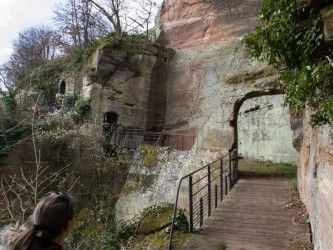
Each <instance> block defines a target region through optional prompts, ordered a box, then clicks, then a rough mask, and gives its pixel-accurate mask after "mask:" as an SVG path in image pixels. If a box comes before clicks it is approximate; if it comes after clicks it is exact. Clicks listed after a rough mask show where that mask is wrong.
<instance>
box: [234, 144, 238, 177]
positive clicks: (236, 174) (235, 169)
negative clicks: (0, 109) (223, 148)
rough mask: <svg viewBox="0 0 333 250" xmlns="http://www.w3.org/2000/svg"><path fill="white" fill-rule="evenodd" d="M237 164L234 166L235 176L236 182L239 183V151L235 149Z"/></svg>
mask: <svg viewBox="0 0 333 250" xmlns="http://www.w3.org/2000/svg"><path fill="white" fill-rule="evenodd" d="M234 152H235V164H234V175H235V181H236V182H237V181H238V150H237V149H235V151H234Z"/></svg>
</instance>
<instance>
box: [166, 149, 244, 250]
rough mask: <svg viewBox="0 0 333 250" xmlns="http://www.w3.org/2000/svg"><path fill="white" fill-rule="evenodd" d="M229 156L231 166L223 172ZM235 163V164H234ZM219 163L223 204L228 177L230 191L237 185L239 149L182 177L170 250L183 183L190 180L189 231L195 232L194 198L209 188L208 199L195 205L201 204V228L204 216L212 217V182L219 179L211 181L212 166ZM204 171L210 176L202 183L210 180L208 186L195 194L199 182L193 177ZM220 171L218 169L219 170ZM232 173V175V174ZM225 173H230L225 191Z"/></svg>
mask: <svg viewBox="0 0 333 250" xmlns="http://www.w3.org/2000/svg"><path fill="white" fill-rule="evenodd" d="M228 156H229V161H228V162H229V164H228V165H229V166H228V168H227V169H226V170H225V171H223V160H224V159H225V158H227V157H228ZM233 161H234V163H233ZM217 162H220V165H219V169H220V175H219V176H218V177H220V202H222V199H223V193H225V195H227V192H228V186H227V185H228V184H227V182H228V177H229V190H231V189H232V187H233V186H234V185H235V183H236V182H237V180H238V173H237V172H238V156H237V149H234V150H229V153H228V154H226V155H224V156H222V157H221V158H219V159H217V160H215V161H213V162H211V163H210V164H207V165H205V166H203V167H201V168H199V169H197V170H195V171H193V172H191V173H189V174H187V175H185V176H184V177H182V178H181V179H180V181H179V184H178V188H177V195H176V201H175V204H174V208H173V215H172V221H171V226H170V236H169V246H168V250H170V249H171V244H172V236H173V230H174V224H175V219H176V212H177V206H178V200H179V195H180V188H181V185H182V183H183V181H184V180H185V179H187V178H188V179H189V231H193V228H194V225H193V221H194V218H193V217H194V216H193V212H194V211H193V209H194V206H193V197H194V196H195V195H196V194H198V193H199V192H201V191H202V190H203V189H205V188H207V187H208V196H207V198H200V200H199V201H198V202H196V203H195V204H199V202H200V218H199V219H200V226H201V225H202V223H203V218H204V215H208V216H210V215H211V208H212V204H211V195H212V192H211V191H212V190H211V189H212V187H211V184H212V182H214V180H216V179H217V178H218V177H215V178H213V180H212V179H211V174H212V173H213V172H214V171H215V170H214V171H213V172H211V166H212V165H213V164H215V163H217ZM204 169H207V170H208V174H206V175H205V177H203V178H200V181H201V180H202V179H204V178H206V177H207V178H208V181H207V184H206V185H204V186H203V187H201V188H199V191H197V192H195V193H193V186H194V185H195V184H197V183H198V181H196V182H193V181H192V178H193V177H192V176H193V175H194V174H196V173H198V172H200V171H202V170H204ZM217 169H218V168H217ZM231 172H232V174H231ZM224 173H228V175H227V176H225V189H223V181H224V180H223V174H224ZM217 193H218V191H217V186H216V185H215V208H216V207H217ZM204 199H205V200H207V205H205V207H206V208H208V211H207V212H205V213H204V211H203V208H204V205H203V202H204ZM196 211H198V210H196Z"/></svg>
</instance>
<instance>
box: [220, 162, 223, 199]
mask: <svg viewBox="0 0 333 250" xmlns="http://www.w3.org/2000/svg"><path fill="white" fill-rule="evenodd" d="M220 191H221V194H220V196H221V197H220V199H221V201H222V200H223V159H222V158H221V160H220Z"/></svg>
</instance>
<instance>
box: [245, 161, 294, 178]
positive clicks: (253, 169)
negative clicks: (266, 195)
mask: <svg viewBox="0 0 333 250" xmlns="http://www.w3.org/2000/svg"><path fill="white" fill-rule="evenodd" d="M239 170H240V172H241V174H242V173H243V174H244V173H246V174H249V173H250V174H253V175H262V176H271V177H285V178H290V179H292V180H293V182H294V183H296V178H297V166H295V165H292V164H289V163H272V162H260V161H252V160H241V161H240V162H239Z"/></svg>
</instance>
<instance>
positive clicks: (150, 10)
mask: <svg viewBox="0 0 333 250" xmlns="http://www.w3.org/2000/svg"><path fill="white" fill-rule="evenodd" d="M135 3H136V4H135V5H134V6H135V7H134V10H133V12H134V13H135V18H132V17H130V16H129V19H130V20H131V21H132V22H133V24H134V25H133V27H134V30H135V31H137V30H142V29H143V30H144V31H145V33H146V37H147V38H148V32H149V29H150V28H151V26H152V25H154V24H153V22H152V18H154V17H155V15H156V13H157V11H158V5H157V3H156V1H155V0H138V1H135Z"/></svg>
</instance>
